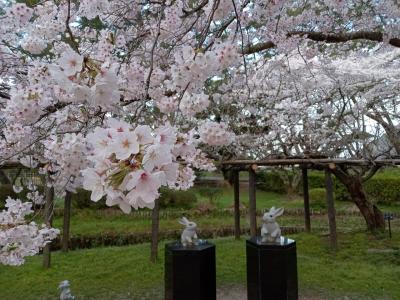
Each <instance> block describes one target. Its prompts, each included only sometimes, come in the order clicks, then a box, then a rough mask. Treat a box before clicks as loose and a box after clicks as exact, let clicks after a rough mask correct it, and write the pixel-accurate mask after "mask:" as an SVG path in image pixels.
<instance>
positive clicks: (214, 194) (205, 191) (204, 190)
mask: <svg viewBox="0 0 400 300" xmlns="http://www.w3.org/2000/svg"><path fill="white" fill-rule="evenodd" d="M198 192H199V194H200V196H202V197H204V198H207V200H208V201H209V203H210V204H215V202H216V201H217V200H218V199H219V198H221V196H222V195H223V193H224V190H223V189H222V188H219V187H201V188H198Z"/></svg>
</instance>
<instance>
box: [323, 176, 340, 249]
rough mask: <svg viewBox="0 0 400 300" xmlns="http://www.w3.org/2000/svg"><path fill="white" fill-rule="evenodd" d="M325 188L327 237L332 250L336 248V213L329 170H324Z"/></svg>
mask: <svg viewBox="0 0 400 300" xmlns="http://www.w3.org/2000/svg"><path fill="white" fill-rule="evenodd" d="M325 187H326V202H327V205H328V206H327V207H328V220H329V235H330V243H331V247H332V249H334V250H336V248H337V233H336V216H335V215H336V212H335V203H334V201H333V181H332V174H331V171H330V170H329V169H325Z"/></svg>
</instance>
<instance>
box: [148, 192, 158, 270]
mask: <svg viewBox="0 0 400 300" xmlns="http://www.w3.org/2000/svg"><path fill="white" fill-rule="evenodd" d="M159 223H160V201H159V199H156V200H155V201H154V208H153V211H152V213H151V253H150V261H151V262H153V263H154V262H156V261H157V257H158V232H159Z"/></svg>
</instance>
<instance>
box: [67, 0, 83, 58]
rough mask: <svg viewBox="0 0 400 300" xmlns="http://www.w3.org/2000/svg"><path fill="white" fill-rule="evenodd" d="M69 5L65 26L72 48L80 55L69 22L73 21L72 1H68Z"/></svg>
mask: <svg viewBox="0 0 400 300" xmlns="http://www.w3.org/2000/svg"><path fill="white" fill-rule="evenodd" d="M67 5H68V9H67V19H66V20H65V26H66V27H67V31H68V34H69V38H70V40H71V43H72V45H71V46H72V47H73V48H74V50H75V51H76V52H77V53H79V54H80V52H79V47H78V44H77V42H76V40H75V38H74V34H73V33H72V30H71V27H70V26H69V21H70V19H71V0H67Z"/></svg>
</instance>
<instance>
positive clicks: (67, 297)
mask: <svg viewBox="0 0 400 300" xmlns="http://www.w3.org/2000/svg"><path fill="white" fill-rule="evenodd" d="M69 287H70V284H69V281H68V280H64V281H61V283H60V285H59V286H58V289H59V290H61V294H60V300H75V297H74V296H72V294H71V289H70V288H69Z"/></svg>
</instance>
